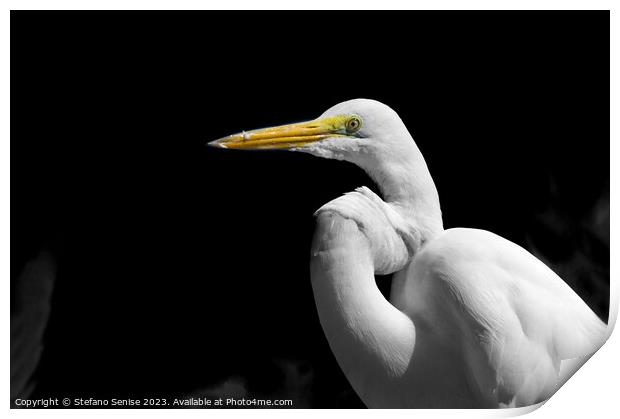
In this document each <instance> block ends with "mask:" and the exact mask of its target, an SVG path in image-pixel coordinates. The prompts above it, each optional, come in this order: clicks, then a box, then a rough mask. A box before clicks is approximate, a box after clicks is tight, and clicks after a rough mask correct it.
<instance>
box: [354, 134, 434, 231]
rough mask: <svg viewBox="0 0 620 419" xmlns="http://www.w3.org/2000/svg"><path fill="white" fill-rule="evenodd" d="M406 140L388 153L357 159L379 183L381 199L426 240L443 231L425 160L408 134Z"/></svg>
mask: <svg viewBox="0 0 620 419" xmlns="http://www.w3.org/2000/svg"><path fill="white" fill-rule="evenodd" d="M403 135H406V136H407V137H408V139H409V141H400V142H399V145H400V147H399V148H398V149H396V150H394V151H393V152H391V154H390V155H389V156H387V157H386V156H381V158H377V159H372V160H371V159H365V160H362V161H357V162H356V164H358V165H359V166H360V167H362V169H364V171H365V172H366V173H367V174H368V175H369V176H370V177H371V178H372V180H373V181H374V182H375V183H376V184H377V185H378V186H379V189H380V190H381V194H382V195H383V199H384V200H385V202H386V203H388V204H390V205H391V206H392V207H393V208H394V209H396V210H397V211H398V212H399V213H400V215H401V216H402V217H403V218H404V219H405V220H407V221H409V222H410V223H411V225H412V226H414V228H416V229H417V230H418V231H419V233H420V235H421V236H422V241H423V242H425V241H428V240H431V239H432V238H434V237H436V236H437V235H438V234H439V233H441V232H442V231H443V221H442V218H441V208H440V205H439V194H438V193H437V188H436V187H435V182H433V178H432V177H431V174H430V172H429V170H428V167H427V165H426V161H425V160H424V157H423V156H422V153H421V152H420V150H419V149H418V146H417V145H416V144H415V142H414V141H413V138H411V136H410V135H409V133H406V134H403Z"/></svg>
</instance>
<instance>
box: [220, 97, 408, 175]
mask: <svg viewBox="0 0 620 419" xmlns="http://www.w3.org/2000/svg"><path fill="white" fill-rule="evenodd" d="M209 145H211V146H214V147H221V148H228V149H252V150H257V149H260V150H268V149H286V150H292V151H301V152H305V153H310V154H313V155H315V156H319V157H324V158H329V159H337V160H346V161H350V162H352V163H355V164H357V165H358V166H361V167H362V168H365V169H366V168H369V167H368V166H373V165H376V164H380V163H382V162H386V161H389V162H393V161H394V160H398V159H399V158H400V156H402V155H403V152H404V151H405V149H407V148H408V147H411V145H412V139H411V136H410V135H409V132H408V131H407V129H406V127H405V125H404V124H403V122H402V121H401V119H400V117H399V116H398V114H397V113H396V112H394V111H393V110H392V109H391V108H390V107H388V106H387V105H384V104H383V103H381V102H377V101H375V100H369V99H353V100H349V101H346V102H342V103H339V104H337V105H335V106H333V107H331V108H330V109H328V110H327V111H325V112H324V113H323V115H321V116H320V117H319V118H317V119H314V120H311V121H307V122H300V123H295V124H289V125H282V126H277V127H270V128H264V129H257V130H252V131H244V132H242V133H239V134H234V135H229V136H228V137H224V138H221V139H219V140H216V141H213V142H211V143H209ZM404 154H406V153H404Z"/></svg>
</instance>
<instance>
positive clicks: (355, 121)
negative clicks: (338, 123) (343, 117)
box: [346, 116, 362, 133]
mask: <svg viewBox="0 0 620 419" xmlns="http://www.w3.org/2000/svg"><path fill="white" fill-rule="evenodd" d="M361 126H362V119H361V118H360V117H358V116H353V117H351V118H350V119H349V120H348V121H347V125H346V127H347V132H349V133H353V132H356V131H357V130H359V129H360V127H361Z"/></svg>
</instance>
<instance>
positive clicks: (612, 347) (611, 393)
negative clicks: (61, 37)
mask: <svg viewBox="0 0 620 419" xmlns="http://www.w3.org/2000/svg"><path fill="white" fill-rule="evenodd" d="M52 3H53V4H52ZM5 4H8V6H9V7H8V8H7V9H5V13H4V15H3V17H2V23H3V24H2V25H1V26H0V28H1V29H0V33H1V34H2V40H1V42H0V46H1V48H2V60H3V61H2V63H3V65H2V67H1V71H2V76H3V77H2V79H3V81H4V83H3V84H2V87H1V91H0V92H1V97H2V99H3V100H2V107H3V109H2V115H1V116H0V128H1V130H2V131H1V132H2V133H3V134H4V135H3V136H2V141H1V142H0V147H1V148H0V199H1V200H2V202H1V205H0V211H1V212H2V223H1V224H0V235H1V237H2V239H1V241H0V269H1V272H2V273H3V278H4V280H3V281H2V286H3V295H4V298H5V304H4V310H5V311H4V312H5V317H4V321H3V322H2V325H3V336H4V337H5V339H6V341H5V343H4V345H2V349H1V353H2V359H3V360H4V366H5V367H6V368H3V371H4V375H3V377H4V380H3V381H2V385H1V388H2V390H3V394H4V395H5V396H4V398H3V400H2V404H3V406H4V409H2V411H1V412H2V414H3V415H4V414H7V415H8V414H11V415H20V416H21V415H24V416H34V417H39V416H57V417H64V416H76V415H78V416H91V415H94V416H97V417H102V418H108V417H109V418H115V419H116V418H118V417H119V415H120V416H127V415H131V416H134V415H135V416H172V415H174V416H175V417H177V416H181V417H190V416H191V417H201V418H203V417H205V416H206V415H208V416H209V417H213V416H215V417H237V416H239V415H250V416H253V417H260V418H273V417H275V418H279V417H282V418H284V417H286V418H288V417H290V416H291V415H295V416H301V417H308V416H315V415H320V416H321V417H341V416H346V417H351V418H353V417H355V418H357V417H359V416H363V417H370V416H372V417H375V416H381V417H384V416H402V417H405V416H406V417H412V416H414V417H427V416H435V417H436V416H458V417H459V418H480V417H494V418H496V417H507V416H514V415H517V414H523V413H527V412H528V411H531V410H532V409H530V408H525V409H515V410H486V411H484V410H387V411H373V410H366V411H364V410H295V411H290V410H289V411H287V410H209V411H208V412H206V411H203V410H198V409H197V410H183V409H177V410H146V409H144V410H125V409H122V410H121V409H117V410H23V409H14V410H9V397H8V395H9V387H10V381H9V377H10V374H9V359H10V354H9V342H8V340H9V339H8V337H9V336H10V332H9V330H10V323H9V319H10V316H9V302H8V299H9V295H10V294H9V266H10V265H9V252H10V207H9V203H10V158H9V156H10V142H9V138H10V125H9V118H10V74H9V73H10V71H9V61H10V58H9V46H10V38H9V37H10V15H9V10H11V9H15V10H37V9H41V10H59V9H60V10H63V9H81V10H201V9H205V8H209V9H232V10H239V9H258V8H261V9H262V8H265V9H302V10H303V9H307V10H311V9H345V10H346V9H417V10H429V9H432V10H472V9H474V10H480V9H492V10H523V9H525V10H529V9H531V10H564V9H567V10H571V9H579V10H595V9H598V10H611V13H610V20H611V51H610V53H611V68H610V74H611V138H612V141H611V162H610V163H611V185H612V187H611V189H612V190H611V197H610V205H611V213H612V215H613V216H612V217H611V255H618V256H620V253H619V247H618V244H617V243H618V241H617V240H618V238H620V234H619V233H620V231H619V223H618V222H617V221H618V220H617V218H616V215H617V212H618V211H617V209H618V208H620V206H619V202H618V193H617V191H616V192H614V186H615V187H617V185H619V184H620V182H619V181H618V169H617V167H618V164H619V163H620V159H619V157H620V155H619V152H620V149H619V147H618V139H617V137H618V103H617V99H618V82H617V76H618V74H619V73H618V71H619V69H620V68H619V66H618V53H617V51H618V48H619V47H620V42H619V39H618V36H619V35H618V34H619V33H620V31H619V30H618V26H619V23H620V19H619V18H618V16H617V10H618V9H617V7H616V8H615V9H614V5H615V3H614V2H612V1H596V0H593V1H552V0H538V1H531V0H529V1H518V2H517V1H502V2H498V1H488V0H487V1H457V0H451V1H405V0H382V1H380V2H372V1H368V0H357V1H354V0H314V1H307V0H305V1H297V2H295V3H292V2H290V1H283V0H280V1H277V0H263V1H250V0H245V1H242V0H229V1H217V2H209V3H207V2H201V1H196V0H177V1H163V0H156V1H139V0H124V1H119V0H108V1H100V0H96V1H89V2H82V1H75V0H74V1H41V0H39V1H8V2H6V3H5ZM614 47H615V51H616V53H614ZM584 142H585V143H586V146H587V139H584ZM576 170H578V168H576ZM618 274H619V271H618V258H614V257H613V256H612V258H611V287H610V288H611V289H610V290H611V301H610V325H615V322H616V319H617V315H618ZM618 354H620V340H619V338H618V333H613V334H612V335H611V337H610V339H609V341H608V342H607V343H606V344H605V345H604V346H603V347H602V348H601V350H600V351H599V352H598V353H597V354H595V355H594V356H593V357H592V359H590V361H589V362H588V363H586V364H585V365H584V367H582V368H581V369H580V370H579V371H578V372H577V374H576V375H575V377H573V378H572V379H570V380H569V381H568V382H567V383H566V385H564V387H562V389H560V390H559V391H558V393H556V394H555V395H554V396H553V397H552V398H551V399H550V400H549V401H548V402H547V403H546V405H545V406H544V407H543V408H541V409H537V410H535V412H533V413H531V417H537V418H541V419H544V418H551V417H555V416H561V417H562V418H580V419H581V418H583V417H584V416H586V415H588V416H590V417H596V418H597V419H598V418H608V417H616V416H617V415H618V412H620V409H619V408H618V404H617V403H616V401H617V400H620V395H619V394H618V391H617V382H616V379H617V377H618V376H619V375H620V360H619V358H620V356H618ZM594 387H596V388H594Z"/></svg>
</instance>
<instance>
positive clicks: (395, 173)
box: [210, 99, 607, 408]
mask: <svg viewBox="0 0 620 419" xmlns="http://www.w3.org/2000/svg"><path fill="white" fill-rule="evenodd" d="M210 144H211V145H213V146H217V147H222V148H234V149H274V148H285V149H290V150H293V151H301V152H306V153H310V154H313V155H316V156H320V157H324V158H331V159H338V160H346V161H349V162H352V163H354V164H356V165H357V166H359V167H361V168H362V169H363V170H364V171H365V172H366V173H367V174H368V175H369V176H370V177H371V178H372V179H373V180H374V181H375V183H376V184H377V185H378V187H379V189H380V192H381V194H382V196H383V199H381V198H380V197H379V196H377V195H376V194H375V193H373V192H372V191H371V190H369V189H368V188H365V187H362V188H358V189H357V190H355V191H354V192H350V193H347V194H346V195H344V196H342V197H340V198H337V199H335V200H333V201H331V202H329V203H327V204H325V205H324V206H323V207H321V208H320V209H319V210H318V211H317V212H316V217H317V227H316V232H315V236H314V241H313V245H312V255H311V280H312V287H313V291H314V297H315V301H316V306H317V310H318V314H319V317H320V321H321V324H322V327H323V330H324V332H325V335H326V337H327V339H328V341H329V344H330V347H331V349H332V351H333V353H334V355H335V357H336V359H337V360H338V363H339V365H340V367H341V368H342V370H343V371H344V373H345V375H346V377H347V379H348V380H349V382H350V383H351V385H352V387H353V388H354V389H355V391H356V392H357V394H358V395H359V397H360V398H361V399H362V401H364V403H365V404H366V405H367V406H368V407H384V408H392V407H398V408H407V407H413V408H434V407H437V408H469V407H472V408H493V407H520V406H527V405H531V404H535V403H539V402H542V401H544V400H546V399H548V398H549V397H550V396H551V395H552V394H553V393H554V392H555V391H556V390H557V388H559V386H561V385H562V384H563V383H564V382H565V381H566V379H568V378H569V377H570V376H571V375H572V373H573V372H574V371H576V370H577V369H578V368H579V367H580V366H581V365H582V364H583V363H584V362H585V361H586V360H587V359H588V358H589V356H590V355H591V354H593V353H594V352H595V351H596V350H597V349H598V348H599V347H600V346H601V345H602V344H603V342H604V340H605V338H606V336H607V330H606V329H607V328H606V325H605V323H603V322H602V321H601V320H600V319H599V318H598V317H597V316H596V315H595V314H594V313H593V312H592V311H591V310H590V308H589V307H588V306H587V305H586V304H585V303H584V302H583V301H582V300H581V299H580V298H579V296H577V294H575V293H574V292H573V291H572V290H571V288H570V287H569V286H568V285H567V284H566V283H565V282H564V281H563V280H562V279H561V278H560V277H558V276H557V275H556V274H555V273H554V272H553V271H552V270H551V269H549V268H548V267H547V266H546V265H545V264H543V263H542V262H541V261H539V260H538V259H537V258H536V257H534V256H533V255H532V254H530V253H529V252H527V251H526V250H525V249H523V248H522V247H520V246H518V245H517V244H514V243H512V242H510V241H508V240H506V239H503V238H502V237H499V236H497V235H495V234H493V233H490V232H488V231H484V230H477V229H468V228H451V229H447V230H444V228H443V222H442V218H441V210H440V206H439V198H438V194H437V189H436V188H435V184H434V182H433V180H432V178H431V175H430V173H429V171H428V168H427V166H426V163H425V161H424V158H423V157H422V154H421V153H420V150H419V149H418V147H417V146H416V144H415V142H414V141H413V138H412V137H411V135H410V134H409V132H408V131H407V128H406V127H405V125H404V123H403V122H402V120H401V119H400V118H399V117H398V115H397V114H396V112H394V111H393V110H392V109H391V108H389V107H388V106H386V105H384V104H382V103H379V102H377V101H373V100H367V99H356V100H351V101H347V102H343V103H340V104H338V105H336V106H334V107H332V108H331V109H329V110H327V111H326V112H325V113H324V114H323V115H322V116H321V117H319V118H318V119H316V120H312V121H309V122H304V123H297V124H291V125H284V126H279V127H274V128H266V129H260V130H253V131H245V132H243V133H241V134H236V135H231V136H228V137H225V138H222V139H220V140H217V141H214V142H212V143H210ZM390 273H394V275H393V279H392V288H391V293H390V301H387V300H386V299H385V298H384V297H383V295H382V294H381V292H380V291H379V289H378V288H377V285H376V282H375V277H374V275H375V274H390Z"/></svg>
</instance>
